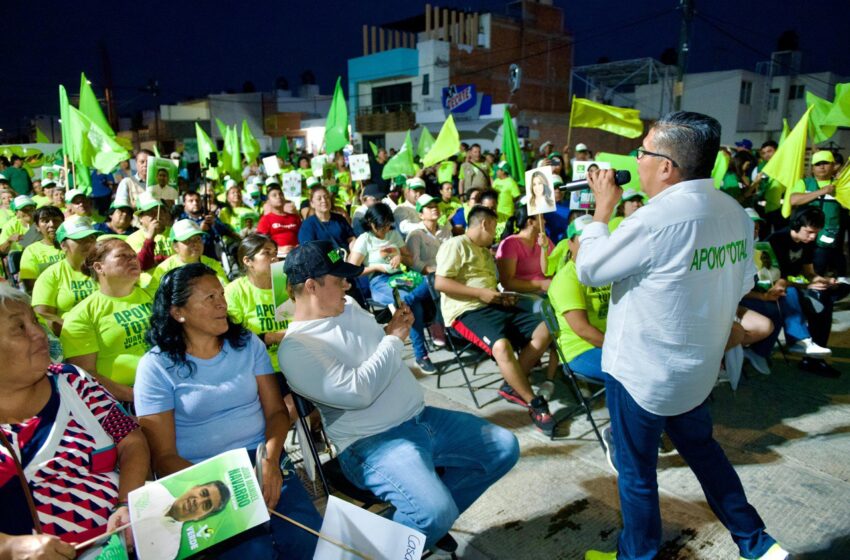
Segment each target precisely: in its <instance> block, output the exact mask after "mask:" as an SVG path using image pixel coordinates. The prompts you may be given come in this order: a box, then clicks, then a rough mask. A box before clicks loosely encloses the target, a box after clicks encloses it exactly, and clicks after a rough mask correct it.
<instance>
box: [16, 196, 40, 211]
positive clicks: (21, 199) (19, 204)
mask: <svg viewBox="0 0 850 560" xmlns="http://www.w3.org/2000/svg"><path fill="white" fill-rule="evenodd" d="M35 205H36V204H35V201H34V200H33V199H31V198H30V197H28V196H27V195H25V194H22V195H19V196H16V197H15V199H14V200H13V201H12V210H15V211H16V212H17V211H18V210H20V209H22V208H26V207H27V206H35Z"/></svg>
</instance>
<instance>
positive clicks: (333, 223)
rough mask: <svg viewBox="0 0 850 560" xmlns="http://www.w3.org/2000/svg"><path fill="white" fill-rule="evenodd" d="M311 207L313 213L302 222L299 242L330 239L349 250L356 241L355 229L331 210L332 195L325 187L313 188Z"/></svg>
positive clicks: (336, 244)
mask: <svg viewBox="0 0 850 560" xmlns="http://www.w3.org/2000/svg"><path fill="white" fill-rule="evenodd" d="M310 207H311V208H312V209H313V215H312V216H310V217H308V218H307V219H306V220H304V223H303V224H301V229H300V230H299V231H298V242H299V243H307V242H308V241H317V240H321V241H330V242H331V243H333V244H334V246H336V247H337V248H342V249H345V250H346V252H347V251H348V250H349V248H350V247H351V244H352V243H354V239H355V237H354V230H353V229H351V225H350V224H349V223H348V222H347V221H346V220H345V218H344V217H342V216H340V215H339V214H337V213H336V212H332V211H331V210H332V209H333V206H332V202H331V195H330V193H329V192H328V190H327V189H326V188H325V187H316V188H314V189H313V192H311V193H310Z"/></svg>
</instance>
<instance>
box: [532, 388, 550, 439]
mask: <svg viewBox="0 0 850 560" xmlns="http://www.w3.org/2000/svg"><path fill="white" fill-rule="evenodd" d="M528 413H529V414H530V415H531V421H532V423H534V427H536V428H537V429H538V430H540V431H541V432H543V433H544V434H545V435H547V436H551V435H552V432H553V431H554V430H555V419H554V418H552V414H550V413H549V403H547V402H546V399H544V398H543V397H534V399H532V401H531V406H529V407H528Z"/></svg>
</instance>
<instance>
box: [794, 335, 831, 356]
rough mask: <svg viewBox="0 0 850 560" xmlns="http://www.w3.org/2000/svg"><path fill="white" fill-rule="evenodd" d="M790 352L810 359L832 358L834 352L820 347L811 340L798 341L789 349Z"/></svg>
mask: <svg viewBox="0 0 850 560" xmlns="http://www.w3.org/2000/svg"><path fill="white" fill-rule="evenodd" d="M788 351H789V352H791V353H792V354H802V355H803V356H809V357H810V358H828V357H830V356H832V350H830V349H829V348H824V347H823V346H818V345H817V344H815V343H814V342H813V341H812V339H811V338H804V339H803V340H798V341H797V342H795V343H794V344H793V345H792V346H789V347H788Z"/></svg>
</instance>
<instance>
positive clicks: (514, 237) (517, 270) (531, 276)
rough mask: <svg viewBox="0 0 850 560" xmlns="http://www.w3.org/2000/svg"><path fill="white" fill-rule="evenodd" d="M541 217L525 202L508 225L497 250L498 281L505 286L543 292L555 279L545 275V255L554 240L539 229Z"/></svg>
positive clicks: (511, 289) (521, 290) (550, 249)
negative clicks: (530, 211)
mask: <svg viewBox="0 0 850 560" xmlns="http://www.w3.org/2000/svg"><path fill="white" fill-rule="evenodd" d="M542 221H543V219H542V218H538V217H537V216H529V215H528V207H527V206H525V205H522V206H520V207H519V208H517V210H516V212H515V213H514V215H513V216H512V217H511V218H510V219H509V220H508V222H507V224H506V225H505V232H504V234H503V236H502V242H501V243H499V248H498V250H497V251H496V266H498V268H499V282H501V283H502V286H504V288H505V289H506V290H509V291H512V292H529V293H540V292H545V291H546V290H548V289H549V284H550V283H551V282H552V279H551V278H547V276H546V269H547V263H546V259H547V257H548V256H549V253H551V252H552V242H551V241H550V240H549V238H548V237H546V233H545V229H540V222H542ZM543 223H544V224H545V222H543ZM544 227H545V226H544Z"/></svg>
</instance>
